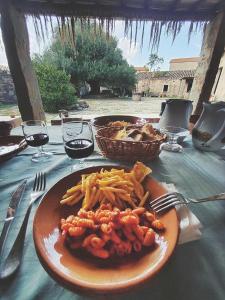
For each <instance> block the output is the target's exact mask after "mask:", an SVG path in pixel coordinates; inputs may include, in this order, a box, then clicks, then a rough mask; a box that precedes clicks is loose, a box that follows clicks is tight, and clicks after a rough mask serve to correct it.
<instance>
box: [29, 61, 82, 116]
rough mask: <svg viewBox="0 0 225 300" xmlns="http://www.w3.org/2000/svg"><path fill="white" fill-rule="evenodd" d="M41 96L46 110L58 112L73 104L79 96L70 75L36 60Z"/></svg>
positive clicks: (35, 65) (35, 67) (35, 66)
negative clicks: (76, 94)
mask: <svg viewBox="0 0 225 300" xmlns="http://www.w3.org/2000/svg"><path fill="white" fill-rule="evenodd" d="M34 69H35V72H36V75H37V78H38V83H39V88H40V93H41V98H42V101H43V106H44V110H45V111H46V112H51V113H56V112H58V110H59V109H66V108H67V107H69V106H71V105H73V104H74V103H75V102H76V101H77V98H76V96H75V88H74V87H73V85H72V84H71V83H70V75H67V74H66V72H65V71H63V70H58V69H57V68H56V67H55V66H53V65H49V64H45V63H40V62H34Z"/></svg>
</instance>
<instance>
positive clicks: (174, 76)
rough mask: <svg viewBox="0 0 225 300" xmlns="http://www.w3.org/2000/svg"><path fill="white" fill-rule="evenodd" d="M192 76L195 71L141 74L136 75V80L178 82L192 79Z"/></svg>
mask: <svg viewBox="0 0 225 300" xmlns="http://www.w3.org/2000/svg"><path fill="white" fill-rule="evenodd" d="M194 76H195V70H177V71H158V72H142V73H138V74H137V80H138V81H141V80H157V79H163V80H179V79H184V78H194Z"/></svg>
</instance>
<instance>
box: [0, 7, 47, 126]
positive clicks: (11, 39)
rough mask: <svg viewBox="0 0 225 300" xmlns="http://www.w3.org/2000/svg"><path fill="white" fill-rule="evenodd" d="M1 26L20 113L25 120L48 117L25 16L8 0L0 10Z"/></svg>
mask: <svg viewBox="0 0 225 300" xmlns="http://www.w3.org/2000/svg"><path fill="white" fill-rule="evenodd" d="M1 30H2V38H3V42H4V45H5V50H6V56H7V60H8V65H9V69H10V73H11V75H12V78H13V81H14V85H15V90H16V95H17V100H18V107H19V110H20V113H21V117H22V119H23V120H24V121H25V120H33V119H36V120H45V114H44V110H43V106H42V101H41V96H40V92H39V87H38V82H37V78H36V75H35V73H34V71H33V68H32V62H31V58H30V49H29V37H28V31H27V25H26V20H25V17H24V15H23V14H21V13H19V12H18V11H17V10H16V9H15V8H14V7H13V6H12V5H11V4H10V3H9V2H7V1H5V4H4V7H3V11H2V14H1Z"/></svg>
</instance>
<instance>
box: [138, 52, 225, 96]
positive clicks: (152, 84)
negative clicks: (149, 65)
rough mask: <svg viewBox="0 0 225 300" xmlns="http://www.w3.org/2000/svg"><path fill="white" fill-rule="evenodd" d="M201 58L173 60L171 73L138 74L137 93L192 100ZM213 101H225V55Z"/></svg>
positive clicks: (216, 82) (215, 86) (217, 77)
mask: <svg viewBox="0 0 225 300" xmlns="http://www.w3.org/2000/svg"><path fill="white" fill-rule="evenodd" d="M199 61H200V57H187V58H175V59H171V61H170V67H169V71H159V72H137V85H136V91H137V92H139V93H142V94H143V95H148V96H155V97H176V98H182V99H190V98H191V95H190V93H191V88H192V83H193V80H194V76H195V70H196V68H197V66H198V63H199ZM210 100H211V101H225V53H224V55H223V57H222V58H221V61H220V66H219V69H218V72H217V76H216V79H215V82H214V87H213V89H212V94H211V99H210Z"/></svg>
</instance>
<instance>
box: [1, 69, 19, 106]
mask: <svg viewBox="0 0 225 300" xmlns="http://www.w3.org/2000/svg"><path fill="white" fill-rule="evenodd" d="M0 102H1V103H16V102H17V99H16V94H15V88H14V83H13V80H12V77H11V75H10V72H9V70H8V68H7V67H5V66H0Z"/></svg>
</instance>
